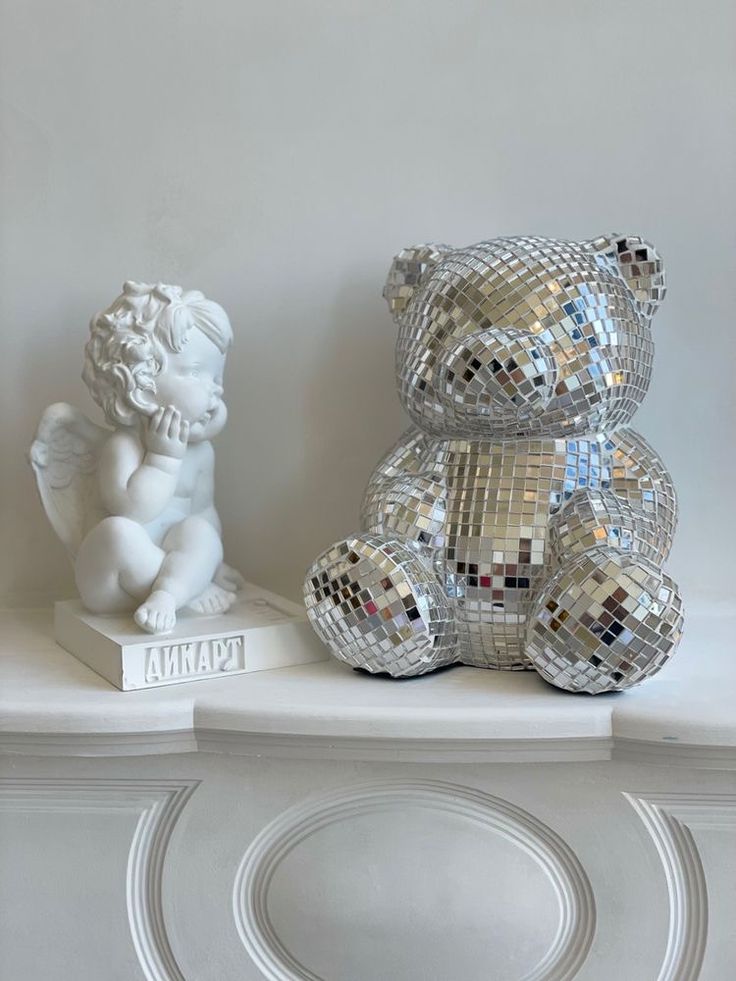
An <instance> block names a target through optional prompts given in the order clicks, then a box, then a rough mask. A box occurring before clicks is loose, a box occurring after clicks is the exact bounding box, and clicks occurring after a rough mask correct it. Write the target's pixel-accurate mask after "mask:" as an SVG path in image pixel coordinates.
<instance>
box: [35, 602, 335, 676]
mask: <svg viewBox="0 0 736 981" xmlns="http://www.w3.org/2000/svg"><path fill="white" fill-rule="evenodd" d="M54 636H55V637H56V642H57V643H58V644H60V645H61V647H63V648H64V650H66V651H68V652H69V653H70V654H73V655H74V656H75V657H77V658H79V660H80V661H83V662H84V663H85V664H87V665H88V666H89V667H90V668H92V669H93V670H94V671H96V672H97V674H99V675H102V677H103V678H106V679H107V680H108V681H110V682H112V684H113V685H115V686H116V687H117V688H120V689H121V690H122V691H136V690H139V689H141V688H158V687H160V686H162V685H176V684H181V683H182V682H184V681H202V680H204V679H206V678H221V677H222V676H223V675H227V674H243V673H244V672H246V671H263V670H266V669H269V668H284V667H289V666H291V665H294V664H306V663H310V662H312V661H323V660H325V659H326V658H327V656H328V655H327V651H326V649H325V648H324V647H323V645H322V644H321V643H320V642H319V641H318V640H317V638H316V636H315V635H314V633H313V631H312V629H311V627H310V625H309V622H308V621H307V618H306V616H305V614H304V610H303V609H302V607H300V606H298V605H297V604H296V603H292V602H290V601H289V600H286V599H284V598H283V597H281V596H276V595H275V594H274V593H270V592H268V590H265V589H261V588H259V587H258V586H254V585H251V584H250V583H249V584H247V585H246V586H245V588H244V590H243V593H242V596H241V597H240V598H239V600H238V603H237V604H236V605H235V606H233V607H232V608H231V609H230V610H229V611H228V612H227V613H223V614H220V615H218V616H210V617H206V616H205V617H203V616H194V615H189V616H188V615H186V614H183V615H181V616H180V617H179V619H178V621H177V624H176V627H175V628H174V630H173V631H172V632H171V633H170V634H166V635H163V636H156V635H151V634H146V633H143V631H141V630H139V629H138V628H137V627H136V626H135V624H134V623H133V621H132V618H131V617H130V616H124V617H111V616H95V615H94V614H92V613H88V612H87V611H86V610H85V609H84V607H83V606H82V604H81V603H80V602H79V600H67V601H64V602H60V603H57V604H56V608H55V613H54Z"/></svg>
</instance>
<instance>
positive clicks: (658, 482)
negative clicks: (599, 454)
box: [606, 427, 677, 552]
mask: <svg viewBox="0 0 736 981" xmlns="http://www.w3.org/2000/svg"><path fill="white" fill-rule="evenodd" d="M606 445H607V446H608V445H610V446H611V450H610V452H611V490H612V491H613V492H614V493H615V494H617V495H618V496H619V497H623V498H624V499H625V500H627V501H628V502H629V503H630V504H633V505H634V506H635V507H638V508H640V509H641V510H642V511H646V512H647V513H648V514H651V515H652V517H653V518H654V521H655V523H656V525H657V527H658V528H659V529H661V532H662V537H663V540H664V541H665V543H666V548H665V551H666V552H669V549H670V546H671V545H672V539H673V536H674V532H675V525H676V524H677V495H676V493H675V486H674V484H673V483H672V477H671V476H670V474H669V471H668V470H667V467H666V466H665V465H664V463H663V462H662V460H661V458H660V457H659V455H658V454H657V453H656V452H655V451H654V450H653V449H652V447H651V446H650V445H649V443H647V441H646V440H645V439H644V437H643V436H641V435H640V434H639V433H637V432H636V430H634V429H630V428H629V427H625V428H622V429H619V430H617V431H616V432H615V433H613V435H611V436H609V437H608V441H607V444H606Z"/></svg>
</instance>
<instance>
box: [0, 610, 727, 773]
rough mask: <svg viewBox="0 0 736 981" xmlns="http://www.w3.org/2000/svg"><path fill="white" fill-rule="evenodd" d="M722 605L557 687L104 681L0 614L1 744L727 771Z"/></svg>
mask: <svg viewBox="0 0 736 981" xmlns="http://www.w3.org/2000/svg"><path fill="white" fill-rule="evenodd" d="M735 636H736V611H733V610H730V609H728V608H727V607H714V608H712V609H711V610H704V609H701V610H699V611H695V612H691V613H690V615H689V617H688V620H687V625H686V634H685V637H684V639H683V642H682V644H681V647H680V650H679V651H678V653H677V655H676V656H675V658H673V660H672V661H671V662H670V664H669V665H667V667H665V669H664V670H663V671H662V672H661V673H660V674H659V675H658V676H657V677H655V678H653V679H651V680H650V681H649V682H648V683H646V684H645V685H643V686H641V687H640V688H638V689H634V690H632V691H629V692H625V693H622V694H616V695H607V696H597V697H590V696H581V695H568V694H566V693H564V692H559V691H557V690H556V689H553V688H551V687H549V686H548V685H546V684H545V683H544V682H543V681H542V680H541V679H540V678H539V677H537V676H536V675H535V674H534V673H531V672H524V673H507V672H494V671H484V670H480V669H476V668H466V667H456V668H452V669H449V670H446V671H443V672H440V673H438V674H435V675H430V676H428V677H424V678H415V679H410V680H406V681H399V682H397V681H392V680H390V679H387V678H376V677H369V676H366V675H362V674H358V673H356V672H354V671H352V670H350V669H348V668H346V667H345V666H343V665H340V664H338V663H337V662H335V661H333V660H331V659H330V660H328V661H324V662H322V663H317V664H309V665H302V666H299V667H292V668H282V669H280V670H276V671H261V672H256V673H253V674H247V675H241V676H238V677H230V678H226V679H223V680H222V681H219V680H217V681H199V682H192V683H187V684H183V685H176V686H172V687H168V688H161V689H154V690H149V691H141V692H119V691H117V690H116V689H115V688H113V687H112V686H111V685H109V684H108V683H107V682H106V681H104V680H103V679H102V678H100V677H99V676H98V675H96V674H95V673H94V672H93V671H91V670H90V669H89V668H87V667H86V666H85V665H83V664H82V663H80V662H79V661H77V660H76V659H75V658H74V657H72V656H71V655H69V654H67V653H66V652H65V651H63V650H62V649H61V648H60V647H58V646H57V645H56V644H55V643H54V640H53V633H52V618H51V613H50V611H47V610H31V611H28V610H25V611H4V612H2V613H0V665H1V674H0V751H2V752H4V753H16V754H17V753H21V754H31V755H35V756H46V755H64V756H135V755H151V754H167V753H187V752H196V751H200V752H220V753H232V754H246V755H254V754H255V755H275V756H290V757H304V758H314V757H321V758H348V759H366V760H370V759H373V760H381V759H384V760H396V761H400V760H406V761H416V762H423V761H426V762H430V761H433V760H455V761H458V762H470V761H475V760H477V761H480V762H482V761H489V762H490V761H496V762H504V761H513V760H518V761H530V762H541V761H574V760H604V759H611V758H626V759H636V760H639V761H642V762H646V761H651V762H660V763H673V764H684V765H689V766H702V767H717V768H729V769H731V768H736V657H735V656H734V655H735V654H736V650H735V649H734V648H735V644H734V637H735Z"/></svg>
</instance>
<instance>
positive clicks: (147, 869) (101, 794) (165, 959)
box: [0, 777, 199, 981]
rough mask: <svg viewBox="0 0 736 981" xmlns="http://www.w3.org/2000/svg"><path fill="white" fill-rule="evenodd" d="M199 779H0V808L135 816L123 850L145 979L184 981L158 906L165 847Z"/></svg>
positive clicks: (132, 925) (133, 929) (130, 913)
mask: <svg viewBox="0 0 736 981" xmlns="http://www.w3.org/2000/svg"><path fill="white" fill-rule="evenodd" d="M198 785H199V781H198V780H182V781H176V780H145V779H140V780H127V779H123V780H98V779H95V778H90V779H87V778H76V777H68V778H44V777H27V778H21V777H18V778H16V777H7V778H0V810H14V811H36V812H37V811H45V812H50V811H51V812H52V811H59V810H62V811H63V810H71V811H77V812H84V811H102V812H103V813H104V812H107V813H110V812H115V811H118V812H120V811H123V812H128V811H130V812H133V813H134V814H137V815H138V823H137V825H136V829H135V832H134V834H133V839H132V841H131V844H130V850H129V852H128V869H127V875H126V896H127V907H128V924H129V927H130V932H131V937H132V940H133V945H134V947H135V951H136V954H137V955H138V961H139V963H140V966H141V970H142V972H143V975H144V977H145V978H146V981H186V979H185V977H184V975H183V974H182V972H181V970H180V968H179V965H178V963H177V961H176V958H175V956H174V952H173V950H172V949H171V944H170V943H169V938H168V935H167V932H166V925H165V923H164V913H163V907H162V902H161V883H162V877H163V868H164V860H165V857H166V849H167V847H168V844H169V839H170V838H171V833H172V831H173V829H174V825H175V824H176V821H177V819H178V817H179V815H180V813H181V811H182V809H183V808H184V805H185V804H186V802H187V801H188V800H189V798H190V797H191V795H192V794H193V793H194V791H195V790H196V788H197V786H198Z"/></svg>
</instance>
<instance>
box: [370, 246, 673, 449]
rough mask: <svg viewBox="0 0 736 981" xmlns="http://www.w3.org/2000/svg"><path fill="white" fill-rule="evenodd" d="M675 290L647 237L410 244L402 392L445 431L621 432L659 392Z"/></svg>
mask: <svg viewBox="0 0 736 981" xmlns="http://www.w3.org/2000/svg"><path fill="white" fill-rule="evenodd" d="M664 295H665V280H664V269H663V265H662V260H661V259H660V257H659V255H658V254H657V251H656V250H655V249H654V247H653V246H651V245H649V244H648V243H647V242H645V241H644V240H643V239H641V238H639V237H637V236H635V235H608V236H604V237H601V238H598V239H595V240H593V241H590V242H562V241H557V240H554V239H544V238H521V237H520V238H499V239H493V240H492V241H488V242H480V243H479V244H478V245H472V246H469V247H468V248H464V249H453V248H451V247H450V246H447V245H418V246H415V247H414V248H411V249H405V250H404V251H402V252H400V253H399V254H398V255H397V256H396V257H395V259H394V261H393V264H392V266H391V269H390V271H389V275H388V279H387V282H386V286H385V288H384V296H385V297H386V300H387V301H388V304H389V307H390V309H391V312H392V314H393V317H394V319H395V321H396V323H397V324H398V327H399V337H398V341H397V346H396V371H397V379H398V387H399V396H400V398H401V401H402V403H403V405H404V407H405V408H406V410H407V411H408V413H409V415H410V416H411V418H412V420H413V421H414V422H415V423H416V424H417V425H418V426H419V427H420V428H421V429H423V430H424V431H425V432H428V433H431V434H433V435H436V436H445V437H453V436H456V437H468V438H470V437H474V438H483V437H485V438H497V439H506V438H511V437H517V436H519V437H522V436H553V437H560V436H575V435H583V434H586V433H596V432H600V433H602V432H608V431H611V430H612V429H613V428H614V427H615V426H618V425H621V424H623V423H627V422H628V421H629V420H630V419H631V417H632V415H633V414H634V412H635V411H636V408H637V406H638V405H639V404H640V403H641V401H642V400H643V398H644V396H645V394H646V392H647V388H648V387H649V380H650V377H651V371H652V358H653V344H652V338H651V320H652V317H653V315H654V313H655V311H656V309H657V307H658V306H659V304H660V303H661V301H662V299H663V298H664Z"/></svg>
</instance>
